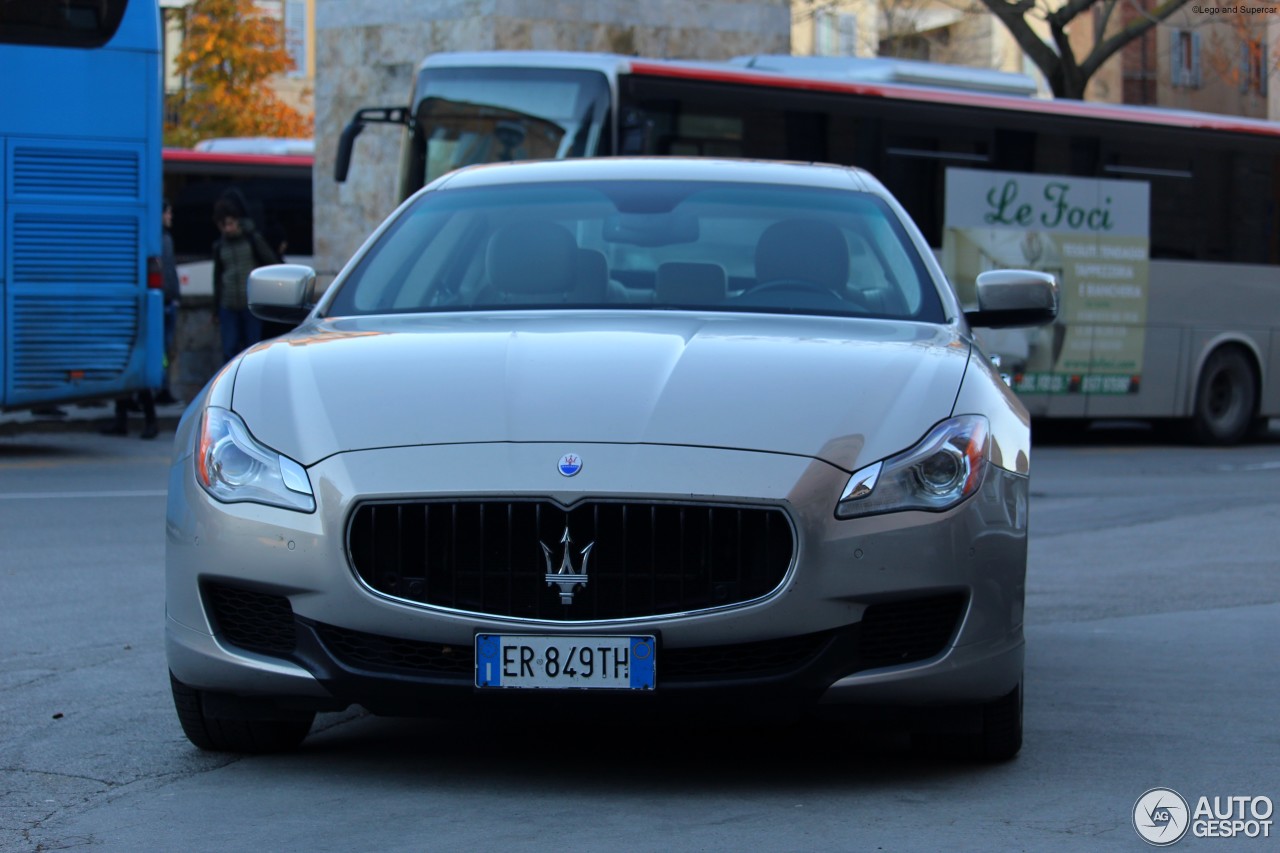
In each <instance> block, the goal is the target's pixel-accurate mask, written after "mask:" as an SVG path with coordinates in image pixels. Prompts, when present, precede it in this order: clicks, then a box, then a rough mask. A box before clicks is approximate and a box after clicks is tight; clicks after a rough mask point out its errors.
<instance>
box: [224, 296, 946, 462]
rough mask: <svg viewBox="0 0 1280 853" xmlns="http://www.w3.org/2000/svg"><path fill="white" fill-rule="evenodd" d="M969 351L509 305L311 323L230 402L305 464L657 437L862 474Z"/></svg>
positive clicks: (266, 353) (936, 401) (903, 443)
mask: <svg viewBox="0 0 1280 853" xmlns="http://www.w3.org/2000/svg"><path fill="white" fill-rule="evenodd" d="M968 354H969V346H968V344H967V343H966V342H965V341H964V340H963V339H961V338H960V337H959V336H958V335H957V334H956V332H955V331H954V330H953V329H950V328H947V327H942V326H936V325H931V324H921V323H900V322H891V321H885V320H850V319H834V318H825V317H779V316H777V315H745V314H705V315H699V314H690V313H683V312H657V311H654V312H617V313H608V312H599V311H595V312H555V313H552V314H546V313H543V314H534V313H532V312H529V313H523V312H502V313H498V312H494V313H487V314H453V315H436V316H431V317H424V316H422V315H415V316H412V317H407V316H406V317H386V316H381V317H368V318H347V319H339V320H331V321H320V322H313V323H308V324H306V325H304V326H303V327H301V328H300V329H299V330H298V331H296V332H294V333H293V334H290V335H287V336H285V337H283V338H279V339H276V340H275V341H271V342H267V343H264V344H260V345H259V346H257V347H255V348H253V349H252V350H251V351H250V352H248V353H247V354H245V355H244V356H243V358H242V361H241V363H240V365H239V367H238V370H237V371H236V375H235V386H234V390H233V396H232V407H233V408H234V409H235V410H236V411H237V412H238V413H239V414H240V415H241V416H242V417H243V418H244V419H245V422H246V423H247V424H248V425H249V428H250V430H251V431H252V432H253V433H254V434H255V435H256V436H257V437H258V439H259V440H261V441H263V442H265V443H266V444H268V445H270V446H271V447H273V448H275V449H276V450H278V451H280V452H281V453H284V454H285V455H287V456H290V457H292V458H294V459H296V460H298V461H299V462H301V463H302V464H304V465H309V464H312V463H314V462H317V461H319V460H321V459H323V458H325V457H327V456H330V455H332V454H335V453H340V452H343V451H351V450H362V449H369V448H380V447H401V446H410V445H423V444H451V443H476V442H549V443H555V444H558V445H564V446H566V449H567V450H572V445H573V444H575V443H582V444H586V443H651V444H672V445H687V446H704V447H717V448H734V449H742V450H755V451H765V452H774V453H786V454H795V455H801V456H808V457H816V458H821V459H824V460H826V461H828V462H830V463H832V464H834V465H837V466H840V467H842V468H845V469H846V470H853V469H854V468H855V467H857V466H858V465H862V464H866V463H867V462H870V461H874V460H875V459H878V458H882V457H883V456H886V455H889V454H891V453H894V452H897V451H899V450H902V449H903V448H905V447H908V446H910V445H911V444H912V443H914V442H915V441H916V440H917V439H918V438H920V437H921V436H922V435H923V434H924V432H925V431H926V430H927V429H928V428H929V427H930V426H932V425H933V424H935V423H937V422H938V421H940V420H942V419H944V418H946V417H948V416H949V415H950V414H951V410H952V406H953V404H954V401H955V398H956V393H957V391H958V389H959V387H960V381H961V379H962V377H963V375H964V370H965V365H966V363H967V359H968Z"/></svg>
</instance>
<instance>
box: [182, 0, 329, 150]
mask: <svg viewBox="0 0 1280 853" xmlns="http://www.w3.org/2000/svg"><path fill="white" fill-rule="evenodd" d="M174 65H175V70H176V71H177V72H178V73H179V74H180V75H182V76H183V77H184V78H185V80H186V86H185V88H184V89H183V92H182V95H181V96H180V97H179V100H178V102H177V104H176V106H174V107H173V108H172V109H171V110H170V113H171V116H172V119H173V120H172V121H166V122H165V128H164V141H165V144H167V145H178V146H190V145H194V144H195V143H196V142H198V141H199V140H201V139H207V138H209V137H218V136H275V137H298V136H310V135H311V134H312V121H311V119H310V118H308V117H306V116H304V115H302V114H301V113H299V112H298V111H297V110H295V109H293V108H292V107H290V106H289V105H288V104H286V103H284V102H282V101H281V100H280V99H279V98H277V97H276V96H275V94H274V93H272V91H271V90H270V89H269V88H267V87H266V86H265V85H264V81H266V79H267V78H269V77H270V76H271V75H273V74H279V73H281V72H284V71H288V70H289V69H290V68H292V67H293V60H292V59H290V57H289V54H288V51H286V50H285V48H284V40H283V36H282V34H281V32H280V22H279V21H277V20H274V19H272V18H269V17H265V16H264V15H263V14H262V13H261V12H260V11H259V10H258V9H257V8H256V5H255V4H254V2H253V0H195V2H194V3H192V4H191V6H190V7H188V9H187V18H186V36H185V37H184V38H183V40H182V46H181V48H180V49H179V51H178V54H177V56H176V57H175V58H174Z"/></svg>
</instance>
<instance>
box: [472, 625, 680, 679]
mask: <svg viewBox="0 0 1280 853" xmlns="http://www.w3.org/2000/svg"><path fill="white" fill-rule="evenodd" d="M655 648H656V644H655V643H654V638H653V637H651V636H641V637H604V636H601V637H584V636H573V637H552V636H546V635H538V634H477V635H476V687H479V688H503V687H506V688H551V689H560V690H575V689H577V690H581V689H585V690H590V689H605V690H652V689H653V674H654V650H655Z"/></svg>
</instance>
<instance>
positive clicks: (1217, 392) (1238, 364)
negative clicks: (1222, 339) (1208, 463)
mask: <svg viewBox="0 0 1280 853" xmlns="http://www.w3.org/2000/svg"><path fill="white" fill-rule="evenodd" d="M1257 404H1258V391H1257V385H1256V383H1255V381H1254V377H1253V365H1252V364H1250V363H1249V359H1248V358H1247V357H1246V356H1245V354H1244V353H1243V352H1241V351H1240V350H1239V349H1236V348H1234V347H1224V348H1222V349H1217V350H1214V351H1213V353H1212V354H1211V355H1210V356H1209V359H1208V360H1207V361H1206V362H1205V363H1204V369H1203V370H1202V371H1201V372H1200V382H1199V384H1198V385H1197V386H1196V405H1195V409H1194V411H1193V412H1192V413H1191V434H1192V437H1193V438H1195V440H1196V441H1198V442H1200V443H1201V444H1236V443H1237V442H1239V441H1240V440H1241V439H1242V438H1244V436H1245V434H1246V433H1247V432H1248V431H1249V427H1250V426H1252V424H1253V416H1254V411H1255V409H1256V408H1257Z"/></svg>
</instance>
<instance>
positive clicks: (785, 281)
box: [743, 278, 840, 299]
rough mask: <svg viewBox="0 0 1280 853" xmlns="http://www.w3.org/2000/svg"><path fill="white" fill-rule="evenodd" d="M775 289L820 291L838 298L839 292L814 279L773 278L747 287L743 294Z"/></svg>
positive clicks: (767, 291)
mask: <svg viewBox="0 0 1280 853" xmlns="http://www.w3.org/2000/svg"><path fill="white" fill-rule="evenodd" d="M775 290H798V291H803V292H807V293H820V294H822V295H823V296H833V297H835V298H836V299H839V298H840V294H838V293H836V292H835V291H834V290H832V289H831V288H829V287H827V286H826V285H823V284H818V283H817V282H816V281H809V280H808V279H804V278H775V279H773V280H772V281H763V282H761V283H760V284H757V285H756V286H755V287H749V288H747V290H746V292H744V293H743V296H749V295H752V294H756V293H769V292H772V291H775Z"/></svg>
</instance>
